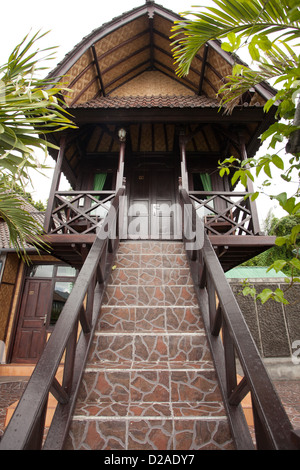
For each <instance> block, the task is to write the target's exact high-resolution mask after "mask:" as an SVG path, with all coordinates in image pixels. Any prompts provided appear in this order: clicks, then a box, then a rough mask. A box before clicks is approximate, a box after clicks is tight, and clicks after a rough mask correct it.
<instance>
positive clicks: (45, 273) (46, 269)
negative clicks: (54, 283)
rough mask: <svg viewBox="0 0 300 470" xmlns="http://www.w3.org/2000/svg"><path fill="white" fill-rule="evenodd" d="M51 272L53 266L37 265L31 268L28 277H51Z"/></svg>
mask: <svg viewBox="0 0 300 470" xmlns="http://www.w3.org/2000/svg"><path fill="white" fill-rule="evenodd" d="M53 271H54V265H53V264H37V265H34V266H32V268H31V270H30V273H29V277H52V276H53Z"/></svg>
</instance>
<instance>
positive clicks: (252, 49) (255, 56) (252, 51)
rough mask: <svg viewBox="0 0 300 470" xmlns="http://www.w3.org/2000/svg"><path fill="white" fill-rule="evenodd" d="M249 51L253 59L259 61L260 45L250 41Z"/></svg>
mask: <svg viewBox="0 0 300 470" xmlns="http://www.w3.org/2000/svg"><path fill="white" fill-rule="evenodd" d="M248 51H249V54H250V56H251V58H252V60H254V61H258V60H259V59H260V53H259V50H258V47H256V46H255V44H253V42H250V44H249V46H248Z"/></svg>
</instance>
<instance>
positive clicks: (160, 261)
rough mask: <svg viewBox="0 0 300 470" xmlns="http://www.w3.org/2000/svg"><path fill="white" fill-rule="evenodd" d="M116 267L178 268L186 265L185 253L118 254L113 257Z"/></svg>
mask: <svg viewBox="0 0 300 470" xmlns="http://www.w3.org/2000/svg"><path fill="white" fill-rule="evenodd" d="M115 266H116V267H117V268H136V269H138V268H140V269H144V268H147V269H153V268H179V267H181V268H182V267H185V268H187V267H188V262H187V259H186V255H185V254H170V255H168V254H157V253H150V254H136V253H135V254H120V253H118V254H117V256H116V258H115Z"/></svg>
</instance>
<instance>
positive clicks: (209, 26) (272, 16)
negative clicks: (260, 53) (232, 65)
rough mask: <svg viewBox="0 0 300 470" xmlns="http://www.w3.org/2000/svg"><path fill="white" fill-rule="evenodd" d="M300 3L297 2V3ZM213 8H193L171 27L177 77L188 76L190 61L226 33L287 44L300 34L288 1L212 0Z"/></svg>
mask: <svg viewBox="0 0 300 470" xmlns="http://www.w3.org/2000/svg"><path fill="white" fill-rule="evenodd" d="M296 3H299V2H296ZM213 4H214V6H207V7H195V8H198V9H200V12H195V11H188V12H185V13H184V14H182V15H192V16H193V18H191V19H189V18H182V20H179V21H177V22H176V23H175V25H174V27H173V33H174V34H173V36H172V40H173V42H172V46H173V55H174V59H175V63H176V64H177V65H178V68H177V73H178V75H179V76H183V75H186V74H188V72H189V68H190V65H191V62H192V60H193V58H194V57H195V55H196V54H197V52H198V51H199V49H200V48H201V47H202V46H203V45H204V44H205V43H207V42H208V41H210V40H214V39H222V38H225V37H227V35H228V34H229V33H234V34H236V35H237V36H239V35H243V36H244V37H246V36H248V37H249V38H250V37H253V36H255V35H257V34H259V33H262V32H263V33H264V34H265V35H269V34H274V35H277V37H279V36H280V37H284V41H285V42H289V41H291V40H292V39H295V37H299V34H300V18H299V17H298V16H297V15H295V14H294V12H295V5H294V4H295V2H290V1H287V0H283V1H278V0H213Z"/></svg>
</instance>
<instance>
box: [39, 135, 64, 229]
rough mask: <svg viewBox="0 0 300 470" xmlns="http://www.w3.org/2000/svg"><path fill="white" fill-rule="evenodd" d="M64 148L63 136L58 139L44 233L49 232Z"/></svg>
mask: <svg viewBox="0 0 300 470" xmlns="http://www.w3.org/2000/svg"><path fill="white" fill-rule="evenodd" d="M65 148H66V137H65V136H64V137H61V139H60V148H59V152H58V157H57V161H56V165H55V169H54V173H53V178H52V184H51V189H50V195H49V199H48V205H47V210H46V214H45V221H44V230H45V232H46V233H48V232H50V227H51V215H52V210H53V204H54V198H55V192H56V191H57V190H58V187H59V183H60V176H61V169H62V163H63V159H64V154H65Z"/></svg>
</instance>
